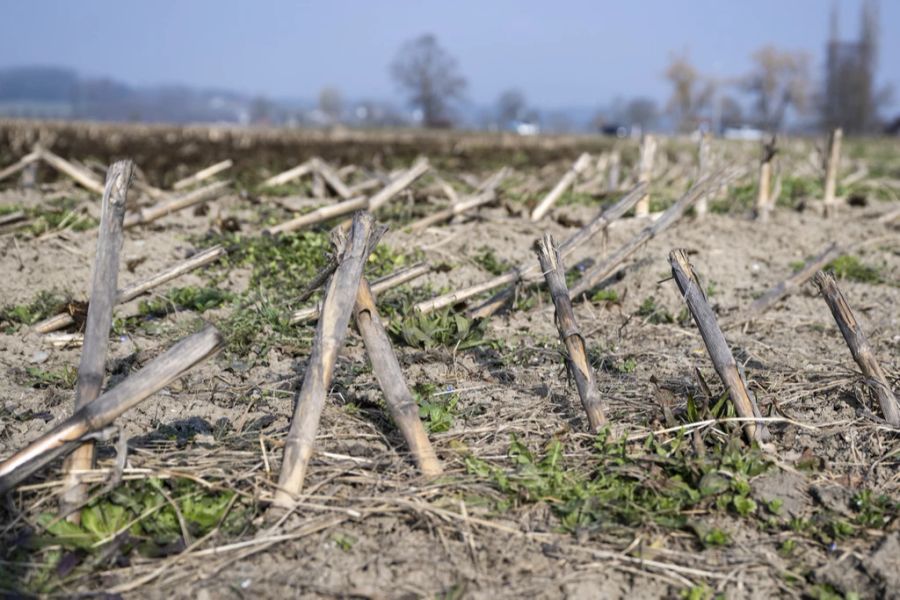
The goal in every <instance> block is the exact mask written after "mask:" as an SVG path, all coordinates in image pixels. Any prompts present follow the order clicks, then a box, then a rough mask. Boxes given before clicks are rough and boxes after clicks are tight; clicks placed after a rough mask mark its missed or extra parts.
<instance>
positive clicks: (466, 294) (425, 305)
mask: <svg viewBox="0 0 900 600" xmlns="http://www.w3.org/2000/svg"><path fill="white" fill-rule="evenodd" d="M643 192H644V187H643V186H640V185H639V186H638V187H636V188H635V189H633V190H632V191H630V192H629V193H628V194H626V195H625V196H624V197H622V199H620V200H619V201H618V202H616V203H615V204H614V205H612V206H610V207H609V208H607V209H606V210H603V211H600V213H598V214H597V216H596V217H594V218H593V219H592V220H591V222H590V223H588V224H587V225H585V226H584V227H582V228H581V229H579V230H578V231H577V232H575V233H574V234H573V235H572V236H570V237H569V238H568V239H567V240H566V241H565V242H563V243H562V244H561V245H560V252H561V253H562V255H563V256H566V255H568V254H570V253H571V252H572V251H574V250H575V248H576V247H578V245H580V244H582V243H584V242H586V241H587V240H589V239H591V238H592V237H593V236H595V235H597V234H598V233H599V232H601V231H603V230H604V229H606V228H607V227H609V224H610V223H612V222H613V221H614V220H616V219H618V218H619V217H621V216H622V215H624V214H625V213H626V212H628V210H629V209H630V208H631V207H632V206H634V203H635V202H637V201H638V199H639V198H640V197H641V194H643ZM535 267H536V265H535V264H534V263H533V262H524V263H522V264H520V265H518V266H517V267H516V268H515V269H511V270H510V271H507V272H506V273H503V274H502V275H498V276H497V277H494V278H493V279H489V280H488V281H485V282H484V283H479V284H476V285H473V286H469V287H467V288H463V289H461V290H456V291H455V292H450V293H448V294H444V295H442V296H437V297H435V298H432V299H430V300H425V301H423V302H419V303H418V304H416V305H415V307H414V308H415V310H418V311H420V312H422V313H424V314H428V313H430V312H433V311H435V310H440V309H442V308H444V307H446V306H452V305H454V304H456V303H458V302H462V301H463V300H468V299H469V298H472V297H474V296H477V295H479V294H481V293H484V292H489V291H491V290H493V289H496V288H498V287H502V286H504V285H510V284H515V283H517V282H519V281H522V280H523V279H525V278H526V277H528V276H529V274H530V273H533V272H534V271H535V270H536V269H535ZM538 278H540V276H539V275H538ZM507 294H508V292H506V291H504V292H500V293H499V294H497V296H500V295H504V296H506V295H507ZM495 297H496V296H495ZM488 302H490V300H489V301H488ZM476 310H477V309H476Z"/></svg>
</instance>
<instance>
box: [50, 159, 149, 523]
mask: <svg viewBox="0 0 900 600" xmlns="http://www.w3.org/2000/svg"><path fill="white" fill-rule="evenodd" d="M133 173H134V165H133V164H132V162H131V161H130V160H125V161H121V162H117V163H113V165H112V166H110V167H109V172H108V173H107V175H106V188H105V189H104V191H103V204H102V207H101V213H100V228H99V239H98V242H97V257H96V259H95V260H94V273H93V281H92V284H91V298H92V300H93V301H92V302H91V305H90V307H89V308H88V314H87V323H86V324H85V329H84V348H83V349H82V351H81V362H80V364H79V365H78V384H77V386H76V388H75V410H76V411H78V410H79V409H81V408H84V407H85V406H87V405H88V404H90V403H91V402H93V401H94V400H95V399H96V398H97V396H99V395H100V388H101V387H102V386H103V379H104V376H105V375H106V351H107V347H108V346H109V330H110V328H111V327H112V312H113V306H115V303H116V282H117V280H118V276H119V253H120V252H121V250H122V241H123V237H124V236H123V234H122V231H123V227H122V224H123V221H124V219H125V203H126V200H127V196H128V186H129V185H130V184H131V177H132V175H133ZM93 466H94V445H93V444H92V443H87V444H85V445H84V446H82V447H81V448H78V449H77V450H76V451H75V453H74V454H73V455H72V456H71V458H70V459H69V460H68V461H67V462H66V466H65V472H66V481H65V488H64V490H63V493H62V497H61V500H60V502H61V504H62V507H63V512H68V508H69V507H72V506H77V505H78V504H80V503H81V502H83V501H84V499H85V498H86V494H87V489H86V488H85V486H84V485H83V484H82V483H80V478H79V472H81V471H87V470H90V469H92V468H93ZM69 519H70V520H72V521H76V522H77V521H78V520H79V519H80V514H79V513H72V514H71V515H70V516H69Z"/></svg>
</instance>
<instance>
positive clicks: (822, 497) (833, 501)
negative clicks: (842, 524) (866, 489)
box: [809, 485, 853, 517]
mask: <svg viewBox="0 0 900 600" xmlns="http://www.w3.org/2000/svg"><path fill="white" fill-rule="evenodd" d="M809 492H810V493H811V494H812V495H813V498H815V499H816V501H818V502H819V504H821V505H822V506H824V507H825V508H827V509H828V510H833V511H834V512H836V513H840V514H842V515H845V516H848V517H849V516H852V513H851V512H850V500H851V499H852V498H853V490H848V489H847V488H844V487H841V486H839V485H814V486H812V487H810V488H809Z"/></svg>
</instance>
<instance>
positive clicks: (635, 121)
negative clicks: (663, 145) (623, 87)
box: [625, 98, 659, 131]
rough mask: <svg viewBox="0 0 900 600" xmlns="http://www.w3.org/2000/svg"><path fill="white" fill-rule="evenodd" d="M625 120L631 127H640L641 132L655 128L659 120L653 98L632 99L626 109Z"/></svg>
mask: <svg viewBox="0 0 900 600" xmlns="http://www.w3.org/2000/svg"><path fill="white" fill-rule="evenodd" d="M625 118H626V120H627V121H628V124H629V125H631V126H635V125H640V127H641V131H646V130H647V129H649V128H650V127H653V125H655V124H656V120H657V119H658V118H659V109H658V108H657V106H656V101H655V100H653V99H651V98H634V99H632V100H631V101H629V102H628V105H627V106H626V107H625Z"/></svg>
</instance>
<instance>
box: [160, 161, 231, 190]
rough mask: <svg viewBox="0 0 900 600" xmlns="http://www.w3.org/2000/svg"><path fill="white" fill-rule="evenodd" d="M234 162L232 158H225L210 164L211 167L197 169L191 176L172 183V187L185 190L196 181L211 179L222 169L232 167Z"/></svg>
mask: <svg viewBox="0 0 900 600" xmlns="http://www.w3.org/2000/svg"><path fill="white" fill-rule="evenodd" d="M233 164H234V162H233V161H232V160H231V159H230V158H228V159H225V160H223V161H222V162H218V163H216V164H214V165H212V166H209V167H206V168H205V169H202V170H200V171H197V172H196V173H194V174H193V175H191V176H190V177H185V178H184V179H180V180H178V181H176V182H175V183H174V185H172V189H173V190H176V191H178V190H183V189H184V188H188V187H191V186H192V185H194V184H195V183H200V182H201V181H204V180H206V179H209V178H210V177H213V176H214V175H218V174H219V173H221V172H222V171H225V170H227V169H230V168H231V166H232V165H233Z"/></svg>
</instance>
